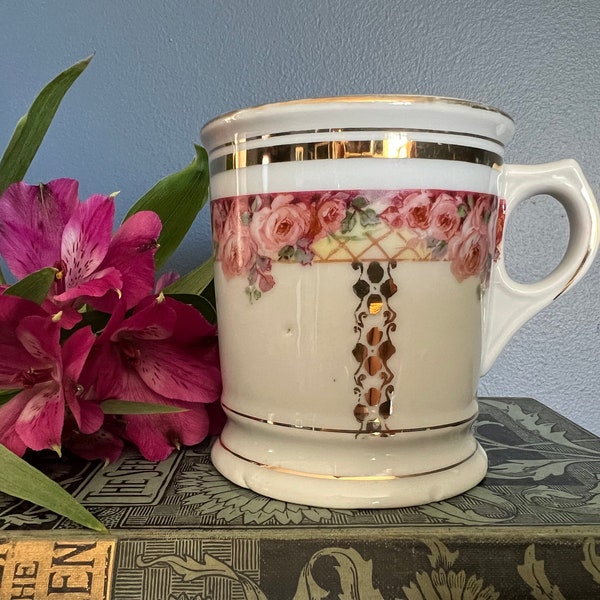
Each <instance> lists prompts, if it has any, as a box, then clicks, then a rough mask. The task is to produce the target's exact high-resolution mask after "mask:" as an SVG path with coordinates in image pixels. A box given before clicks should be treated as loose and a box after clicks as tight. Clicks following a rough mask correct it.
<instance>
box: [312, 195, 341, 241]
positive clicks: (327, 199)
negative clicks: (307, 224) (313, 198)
mask: <svg viewBox="0 0 600 600" xmlns="http://www.w3.org/2000/svg"><path fill="white" fill-rule="evenodd" d="M347 197H348V196H347V194H344V195H343V196H340V195H337V194H336V195H335V196H324V197H323V198H321V199H320V200H319V201H318V202H317V204H316V207H315V216H316V221H317V232H316V233H315V235H314V240H315V241H316V240H319V239H321V238H324V237H325V236H328V235H332V234H334V233H337V232H339V231H340V229H341V227H342V221H343V220H344V218H345V217H346V210H347V208H348V205H347V203H346V198H347Z"/></svg>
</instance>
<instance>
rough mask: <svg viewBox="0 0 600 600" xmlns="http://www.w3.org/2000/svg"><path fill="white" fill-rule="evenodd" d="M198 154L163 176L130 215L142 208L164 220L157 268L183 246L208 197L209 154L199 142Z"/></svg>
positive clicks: (157, 256) (156, 258)
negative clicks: (179, 167) (179, 169)
mask: <svg viewBox="0 0 600 600" xmlns="http://www.w3.org/2000/svg"><path fill="white" fill-rule="evenodd" d="M194 147H195V148H196V157H195V158H194V160H193V161H192V162H191V163H190V164H189V165H188V166H187V167H185V168H184V169H182V170H181V171H178V172H177V173H172V174H171V175H167V177H164V178H163V179H161V180H160V181H159V182H158V183H157V184H156V185H155V186H154V187H153V188H152V189H150V190H148V191H147V192H146V193H145V194H144V195H143V196H142V197H141V198H140V199H139V200H138V201H137V202H136V203H135V204H134V205H133V206H132V207H131V209H130V210H129V212H128V213H127V216H126V217H125V218H127V217H130V216H131V215H132V214H134V213H136V212H139V211H141V210H152V211H154V212H155V213H157V214H158V216H159V217H160V220H161V221H162V231H161V233H160V236H159V238H158V243H159V246H160V247H159V248H158V251H157V252H156V256H155V260H156V266H157V268H158V267H160V266H161V265H162V264H164V262H165V261H166V260H167V258H169V256H171V254H172V253H173V252H174V251H175V249H176V248H177V247H178V246H179V244H180V243H181V241H182V240H183V238H184V237H185V234H186V233H187V232H188V230H189V228H190V226H191V225H192V223H193V222H194V219H195V218H196V215H197V214H198V212H199V211H200V209H201V208H202V207H203V206H204V204H205V203H206V200H207V198H208V156H207V154H206V150H205V149H204V148H202V146H198V145H195V146H194Z"/></svg>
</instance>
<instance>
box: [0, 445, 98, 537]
mask: <svg viewBox="0 0 600 600" xmlns="http://www.w3.org/2000/svg"><path fill="white" fill-rule="evenodd" d="M0 464H2V469H0V492H4V493H5V494H9V495H10V496H14V497H16V498H21V499H22V500H27V501H29V502H33V503H35V504H37V505H39V506H43V507H44V508H47V509H48V510H51V511H52V512H55V513H56V514H58V515H62V516H63V517H67V518H68V519H71V521H73V522H74V523H78V524H79V525H83V526H84V527H89V528H90V529H94V530H95V531H106V527H104V525H102V523H100V521H98V519H96V517H94V515H92V514H91V513H90V512H89V511H87V510H86V509H85V508H84V507H83V506H82V505H81V504H79V502H77V500H75V498H73V496H71V495H70V494H69V493H68V492H67V491H65V490H64V489H63V488H62V487H61V486H60V485H59V484H58V483H56V482H55V481H52V480H51V479H49V478H48V477H46V475H44V474H43V473H41V472H40V471H38V470H37V469H36V468H34V467H32V466H31V465H30V464H29V463H28V462H26V461H25V460H23V459H22V458H19V457H18V456H17V455H16V454H14V453H12V452H11V451H10V450H8V448H6V447H5V446H2V445H1V444H0Z"/></svg>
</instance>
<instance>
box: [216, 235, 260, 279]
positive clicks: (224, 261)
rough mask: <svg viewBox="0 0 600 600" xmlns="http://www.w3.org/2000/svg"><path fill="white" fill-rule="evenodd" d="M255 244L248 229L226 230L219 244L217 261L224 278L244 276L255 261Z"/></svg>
mask: <svg viewBox="0 0 600 600" xmlns="http://www.w3.org/2000/svg"><path fill="white" fill-rule="evenodd" d="M256 251H257V247H256V242H255V241H254V240H253V239H252V236H251V235H250V229H249V228H248V227H243V226H240V227H239V228H238V230H237V231H231V230H228V231H227V232H226V233H225V234H224V238H223V239H222V240H221V242H220V244H219V254H218V257H219V260H220V261H221V268H222V269H223V273H224V275H225V276H226V277H228V278H231V277H237V276H239V275H245V274H246V273H247V272H248V271H249V270H250V268H251V267H252V265H253V264H254V262H255V260H256Z"/></svg>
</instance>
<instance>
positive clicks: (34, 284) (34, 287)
mask: <svg viewBox="0 0 600 600" xmlns="http://www.w3.org/2000/svg"><path fill="white" fill-rule="evenodd" d="M56 273H57V269H55V268H53V267H46V268H44V269H40V270H39V271H35V272H34V273H31V274H30V275H27V277H24V278H23V279H21V280H20V281H17V283H15V284H13V285H11V286H10V287H9V288H7V289H6V290H5V291H4V293H5V294H8V295H9V296H19V298H26V299H27V300H32V301H33V302H35V303H36V304H41V303H42V302H43V301H44V299H45V298H46V296H47V295H48V291H49V290H50V287H51V286H52V283H53V282H54V277H55V275H56Z"/></svg>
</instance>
